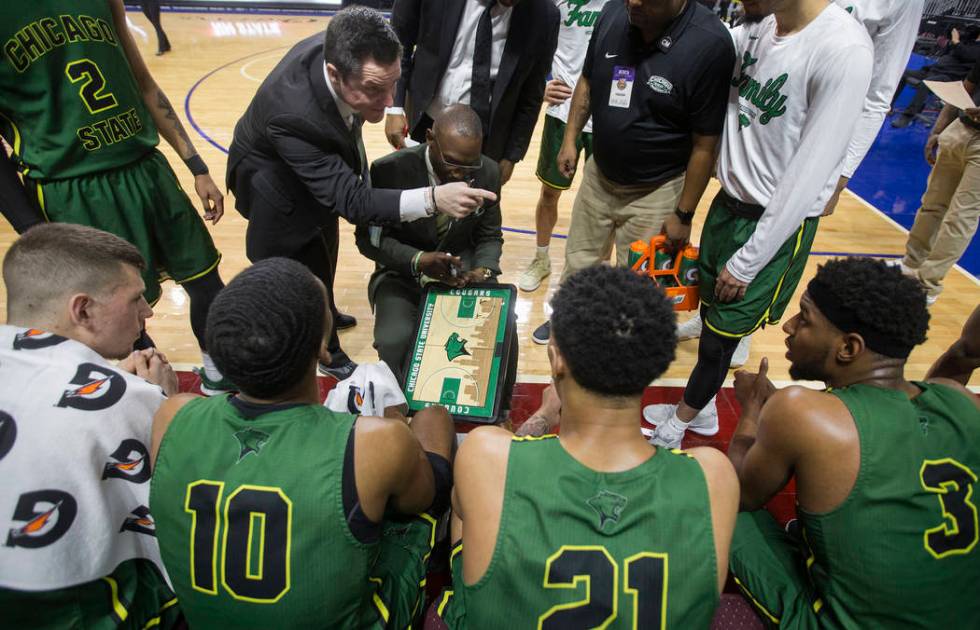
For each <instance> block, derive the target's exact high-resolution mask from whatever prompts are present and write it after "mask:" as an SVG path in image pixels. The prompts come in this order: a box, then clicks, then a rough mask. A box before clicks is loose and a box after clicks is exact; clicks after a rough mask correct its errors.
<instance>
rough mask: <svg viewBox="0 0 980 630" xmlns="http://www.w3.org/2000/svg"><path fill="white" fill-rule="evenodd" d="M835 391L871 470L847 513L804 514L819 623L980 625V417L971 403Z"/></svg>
mask: <svg viewBox="0 0 980 630" xmlns="http://www.w3.org/2000/svg"><path fill="white" fill-rule="evenodd" d="M916 385H917V386H918V387H920V388H921V389H922V390H923V391H922V393H921V394H920V395H919V396H917V397H916V398H914V399H912V400H909V398H908V396H907V395H906V394H904V393H903V392H900V391H897V390H893V389H885V388H881V387H872V386H868V385H852V386H850V387H847V388H844V389H840V390H833V391H832V392H831V393H832V394H834V395H835V396H837V397H838V398H839V399H840V400H841V401H842V402H843V403H844V404H845V405H847V408H848V410H849V411H850V412H851V415H852V416H853V418H854V424H855V426H856V427H857V432H858V437H859V439H860V442H861V468H860V471H859V473H858V477H857V481H856V482H855V483H854V489H853V490H851V494H850V495H849V496H848V497H847V499H846V500H845V501H844V503H843V504H842V505H841V506H840V507H838V508H836V509H834V510H832V511H830V512H828V513H826V514H810V513H807V512H805V511H803V510H802V509H801V510H800V511H799V515H800V523H801V525H802V526H803V533H804V540H805V541H806V544H807V545H808V546H809V549H808V550H805V551H809V554H810V556H811V557H810V558H809V559H808V561H807V565H808V566H809V572H810V577H811V579H812V580H813V584H814V587H815V588H816V590H817V593H818V595H819V596H820V599H819V600H817V601H816V602H815V603H814V608H815V609H816V610H817V612H818V613H821V614H823V615H826V617H827V618H829V619H833V620H834V621H836V624H839V625H840V626H842V627H848V628H868V627H872V626H874V627H895V628H898V627H901V628H913V627H915V628H962V627H965V625H964V624H967V623H969V624H975V623H977V620H980V597H977V596H976V585H977V584H978V583H980V549H977V508H976V503H975V500H974V499H973V498H972V496H973V494H974V488H975V485H976V483H977V474H978V473H980V440H978V439H977V436H978V435H980V411H978V410H977V408H976V407H975V406H974V404H973V402H972V401H970V400H969V399H968V398H967V397H966V396H964V395H963V394H962V393H960V392H957V391H955V390H953V389H952V388H949V387H945V386H943V385H935V384H930V383H916Z"/></svg>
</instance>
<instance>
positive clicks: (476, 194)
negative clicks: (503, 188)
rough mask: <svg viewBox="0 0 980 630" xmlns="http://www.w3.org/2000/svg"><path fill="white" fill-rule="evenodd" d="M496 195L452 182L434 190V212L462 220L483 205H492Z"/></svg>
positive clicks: (461, 183)
mask: <svg viewBox="0 0 980 630" xmlns="http://www.w3.org/2000/svg"><path fill="white" fill-rule="evenodd" d="M496 200H497V195H495V194H493V193H492V192H490V191H489V190H483V189H482V188H470V187H469V185H467V184H466V183H465V182H452V183H451V184H443V185H442V186H436V188H435V205H436V210H437V211H439V212H441V213H443V214H446V215H449V216H451V217H453V218H454V219H462V218H464V217H467V216H469V215H470V214H471V213H472V212H473V211H474V210H476V209H477V208H479V207H480V206H482V205H483V204H484V203H493V202H494V201H496Z"/></svg>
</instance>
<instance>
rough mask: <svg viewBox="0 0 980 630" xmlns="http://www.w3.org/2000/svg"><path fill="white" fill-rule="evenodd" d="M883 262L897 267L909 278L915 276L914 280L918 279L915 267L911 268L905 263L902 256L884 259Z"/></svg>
mask: <svg viewBox="0 0 980 630" xmlns="http://www.w3.org/2000/svg"><path fill="white" fill-rule="evenodd" d="M885 264H886V265H888V266H889V267H898V268H899V269H900V270H901V272H902V275H904V276H908V277H909V278H915V279H916V280H918V279H919V276H918V274H916V273H915V269H912V268H911V267H909V266H908V265H906V264H905V259H904V258H892V259H890V260H886V261H885Z"/></svg>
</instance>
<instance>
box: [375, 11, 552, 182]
mask: <svg viewBox="0 0 980 630" xmlns="http://www.w3.org/2000/svg"><path fill="white" fill-rule="evenodd" d="M558 20H559V13H558V9H557V8H555V5H554V2H553V1H552V0H396V1H395V5H394V8H393V9H392V13H391V23H392V26H394V28H395V32H396V33H398V38H399V39H400V40H401V42H402V46H404V48H405V55H404V57H403V58H402V76H401V79H400V80H399V81H398V87H397V90H396V92H395V108H393V109H389V115H388V117H387V120H386V121H385V133H386V135H387V136H388V141H389V142H391V143H392V145H393V146H395V147H396V148H397V147H400V146H401V144H402V141H403V139H404V138H403V136H404V129H405V128H406V127H407V128H408V129H409V131H410V133H411V136H412V138H414V139H415V140H417V141H419V142H421V141H423V140H424V138H425V130H426V129H428V128H429V126H430V125H431V124H432V117H433V116H435V115H436V114H438V112H439V110H440V109H441V108H443V107H445V106H447V105H451V104H453V103H467V104H469V105H470V106H471V107H473V109H474V110H475V111H476V112H477V114H478V115H479V116H480V119H481V121H482V122H483V129H484V142H483V154H484V155H487V156H489V157H491V158H493V159H494V160H497V161H498V162H499V163H500V178H501V183H507V180H508V179H510V175H511V172H512V171H513V168H514V164H515V163H516V162H518V161H520V160H521V159H522V158H523V157H524V154H525V153H526V152H527V147H528V144H529V143H530V141H531V133H532V132H533V131H534V125H535V123H536V122H537V120H538V113H539V112H540V110H541V101H542V99H543V96H544V84H545V77H546V76H547V75H548V72H549V71H550V70H551V60H552V57H553V56H554V54H555V47H556V46H557V44H558ZM406 109H407V112H408V115H407V117H406V116H405V110H406Z"/></svg>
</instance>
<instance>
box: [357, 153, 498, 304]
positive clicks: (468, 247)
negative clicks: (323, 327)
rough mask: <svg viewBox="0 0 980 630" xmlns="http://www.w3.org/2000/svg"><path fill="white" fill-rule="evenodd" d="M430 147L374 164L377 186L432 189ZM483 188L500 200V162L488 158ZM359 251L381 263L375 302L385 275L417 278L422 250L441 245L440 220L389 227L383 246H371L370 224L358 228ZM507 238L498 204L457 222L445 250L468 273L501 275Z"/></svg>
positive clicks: (483, 170)
mask: <svg viewBox="0 0 980 630" xmlns="http://www.w3.org/2000/svg"><path fill="white" fill-rule="evenodd" d="M425 149H426V145H425V144H420V145H419V146H417V147H412V148H410V149H401V150H400V151H395V152H394V153H389V154H388V155H386V156H384V157H383V158H381V159H378V160H375V161H374V163H373V164H372V165H371V181H372V182H373V183H375V184H377V185H378V186H383V187H385V188H401V189H405V190H410V189H412V188H419V187H421V186H428V185H429V173H428V170H426V166H425ZM474 185H475V186H477V187H478V188H483V189H484V190H490V191H493V192H494V193H496V194H497V195H498V199H499V195H500V169H499V168H498V167H497V163H496V162H494V161H493V160H491V159H489V158H487V157H486V156H484V158H483V168H481V169H480V170H479V171H478V172H477V174H476V182H475V184H474ZM354 234H355V239H356V241H357V248H358V249H359V250H361V253H362V254H364V255H365V256H367V257H368V258H370V259H371V260H373V261H374V262H375V263H377V266H376V269H375V272H374V275H373V276H371V282H370V283H369V284H368V297H369V298H370V299H371V302H372V303H373V302H374V288H375V287H376V286H377V281H378V280H379V279H380V277H381V276H382V275H385V274H397V275H400V276H403V277H407V278H412V277H413V276H412V259H413V258H414V257H415V254H417V253H418V252H419V251H423V252H431V251H435V249H436V247H437V246H438V245H439V237H438V236H437V234H436V217H434V216H433V217H428V218H425V219H419V220H417V221H412V222H411V223H401V224H398V225H393V226H389V227H385V228H383V231H382V233H381V243H380V245H379V246H377V247H376V246H374V245H372V244H371V239H370V230H369V226H367V225H358V226H357V230H356V231H355V233H354ZM503 244H504V237H503V234H502V232H501V231H500V203H499V201H498V203H494V204H493V205H492V206H490V207H488V208H486V209H485V210H484V211H483V212H482V213H481V214H479V215H477V214H476V213H473V214H471V215H469V216H468V217H466V218H465V219H461V220H457V221H456V222H455V223H454V224H453V225H452V227H450V229H449V232H448V233H447V234H446V242H445V243H443V245H442V248H441V251H444V252H451V253H452V254H453V255H454V256H459V257H460V258H462V260H463V268H464V269H465V270H469V269H476V268H477V267H486V268H487V269H490V270H491V271H493V272H494V273H497V274H499V273H500V253H501V250H502V248H503Z"/></svg>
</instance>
